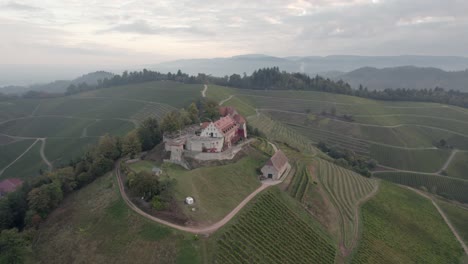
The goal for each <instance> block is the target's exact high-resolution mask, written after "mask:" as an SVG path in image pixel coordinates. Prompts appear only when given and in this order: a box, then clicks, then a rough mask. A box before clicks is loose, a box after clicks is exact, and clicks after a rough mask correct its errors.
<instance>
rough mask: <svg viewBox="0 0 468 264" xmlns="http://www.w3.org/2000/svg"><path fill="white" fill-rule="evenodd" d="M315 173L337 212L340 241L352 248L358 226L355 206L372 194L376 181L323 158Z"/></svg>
mask: <svg viewBox="0 0 468 264" xmlns="http://www.w3.org/2000/svg"><path fill="white" fill-rule="evenodd" d="M316 173H317V177H318V179H319V180H320V182H321V185H322V186H323V188H324V190H325V191H326V192H327V195H328V196H329V199H330V201H331V202H332V203H333V206H334V207H335V208H336V209H337V210H338V212H339V217H340V226H341V242H340V243H341V245H343V246H344V247H346V248H347V249H352V248H353V246H354V244H355V240H356V239H357V234H358V227H359V224H358V221H359V220H358V219H357V217H358V216H357V215H356V214H357V210H358V209H357V208H358V206H359V203H360V202H361V200H363V199H365V198H366V197H367V196H368V195H372V193H373V191H375V190H376V188H377V187H378V186H377V185H378V182H377V181H376V180H374V179H369V178H365V177H364V176H361V175H359V174H357V173H355V172H352V171H350V170H347V169H344V168H342V167H339V166H336V165H334V164H332V163H330V162H328V161H325V160H319V161H318V162H317V168H316Z"/></svg>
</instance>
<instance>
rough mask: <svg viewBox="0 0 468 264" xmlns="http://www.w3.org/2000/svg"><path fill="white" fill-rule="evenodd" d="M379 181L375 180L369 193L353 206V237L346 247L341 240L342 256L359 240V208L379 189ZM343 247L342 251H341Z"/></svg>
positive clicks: (346, 254)
mask: <svg viewBox="0 0 468 264" xmlns="http://www.w3.org/2000/svg"><path fill="white" fill-rule="evenodd" d="M379 186H380V184H379V181H377V183H376V184H375V186H374V189H373V190H372V192H370V193H369V194H367V195H366V196H364V197H362V198H361V199H360V200H359V201H358V202H357V203H356V206H355V207H354V219H355V221H353V231H354V234H353V239H352V241H351V245H349V247H346V246H345V241H342V242H341V245H340V249H341V253H342V254H343V256H344V257H347V256H349V254H350V253H351V252H353V250H354V248H355V247H356V244H357V242H358V240H359V226H360V221H361V219H360V214H359V213H360V209H361V205H362V204H363V203H365V202H367V201H368V200H369V199H371V198H372V197H374V195H376V194H377V192H378V191H379ZM343 249H344V251H343Z"/></svg>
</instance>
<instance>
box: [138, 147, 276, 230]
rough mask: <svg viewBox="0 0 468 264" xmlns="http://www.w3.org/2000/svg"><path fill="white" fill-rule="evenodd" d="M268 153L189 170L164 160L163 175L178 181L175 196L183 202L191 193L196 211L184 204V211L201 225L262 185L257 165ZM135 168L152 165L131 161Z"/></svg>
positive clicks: (219, 216) (216, 216) (265, 158)
mask: <svg viewBox="0 0 468 264" xmlns="http://www.w3.org/2000/svg"><path fill="white" fill-rule="evenodd" d="M267 158H268V157H267V156H265V155H263V154H260V153H257V152H256V153H253V154H249V156H246V157H244V158H242V159H240V160H239V161H237V162H235V163H231V164H227V165H222V166H212V167H202V168H198V169H194V170H191V171H188V170H186V169H184V168H182V167H180V166H178V165H172V164H164V165H163V166H162V170H163V176H169V177H170V178H173V179H175V180H176V181H177V184H176V186H175V189H176V190H175V196H176V199H177V201H180V204H181V205H182V203H183V201H184V199H185V197H187V196H191V197H193V198H194V200H195V202H196V211H195V212H192V211H191V210H190V208H188V207H186V206H181V207H180V208H182V210H183V212H184V214H185V215H186V216H187V217H188V218H189V219H191V220H194V221H196V222H198V223H200V224H201V225H209V224H212V223H215V222H216V221H219V220H221V219H222V218H223V217H224V216H225V215H227V214H228V213H229V212H230V211H231V210H232V209H234V208H235V207H236V206H237V205H238V204H239V203H240V202H241V201H242V200H243V199H244V198H245V197H247V196H248V195H249V194H250V193H252V192H253V191H254V190H255V189H257V188H258V187H260V181H259V179H258V177H257V175H258V173H257V169H259V168H261V167H262V166H263V164H264V163H265V161H266V160H267ZM130 167H131V168H134V169H135V170H142V169H146V170H148V171H150V170H151V168H152V165H150V163H148V162H146V161H143V162H137V163H133V164H130Z"/></svg>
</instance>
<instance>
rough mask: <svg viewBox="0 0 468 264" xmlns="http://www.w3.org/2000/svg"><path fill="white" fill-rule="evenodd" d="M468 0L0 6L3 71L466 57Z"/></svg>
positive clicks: (0, 0) (76, 0)
mask: <svg viewBox="0 0 468 264" xmlns="http://www.w3.org/2000/svg"><path fill="white" fill-rule="evenodd" d="M467 11H468V1H466V0H440V1H438V0H348V1H345V0H329V1H327V0H311V1H301V0H299V1H292V0H291V1H288V0H285V1H279V0H268V1H266V0H246V1H237V0H229V1H224V0H200V1H187V0H178V1H158V0H149V1H123V0H122V1H120V0H97V1H93V0H87V1H84V0H40V1H39V0H36V1H33V0H24V1H20V0H18V1H5V0H0V36H1V38H0V64H89V65H91V64H92V65H109V64H125V65H131V64H151V63H156V62H161V61H167V60H172V59H179V58H207V57H227V56H233V55H239V54H248V53H262V54H268V55H274V56H296V55H321V56H323V55H331V54H357V55H401V54H420V55H460V56H468V13H467Z"/></svg>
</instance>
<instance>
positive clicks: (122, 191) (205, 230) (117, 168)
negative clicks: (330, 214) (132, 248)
mask: <svg viewBox="0 0 468 264" xmlns="http://www.w3.org/2000/svg"><path fill="white" fill-rule="evenodd" d="M115 174H116V176H117V181H118V184H119V190H120V194H121V195H122V198H123V199H124V201H125V203H126V204H127V205H128V206H129V207H130V208H131V209H132V210H133V211H135V212H136V213H138V214H139V215H141V216H143V217H146V218H147V219H149V220H151V221H154V222H157V223H159V224H162V225H165V226H168V227H171V228H174V229H178V230H181V231H185V232H189V233H193V234H211V233H213V232H215V231H216V230H218V229H219V228H221V227H222V226H224V225H225V224H227V223H228V222H229V221H230V220H231V219H232V218H233V217H234V216H235V215H236V214H237V213H238V212H239V211H240V210H241V209H242V208H243V207H244V206H245V205H246V204H247V203H249V202H250V201H251V200H252V199H253V198H254V197H255V196H256V195H257V194H258V193H260V192H261V191H263V190H265V189H266V188H268V187H270V186H273V185H276V184H279V183H281V181H266V182H262V185H261V186H260V187H259V188H257V189H256V190H255V191H254V192H252V193H251V194H249V195H248V196H247V197H246V198H245V199H244V200H243V201H242V202H241V203H240V204H239V205H237V206H236V208H234V209H233V210H232V211H231V212H230V213H229V214H227V215H226V216H225V217H224V218H223V219H221V220H220V221H218V222H216V223H214V224H213V225H210V226H206V227H188V226H181V225H177V224H174V223H171V222H168V221H165V220H162V219H160V218H157V217H154V216H152V215H150V214H148V213H146V212H144V211H142V210H141V209H140V208H138V207H137V206H136V205H134V204H133V203H132V202H131V201H130V199H129V198H128V196H127V194H126V193H125V188H124V185H123V182H122V178H121V175H120V162H119V161H118V162H117V163H116V166H115Z"/></svg>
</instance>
